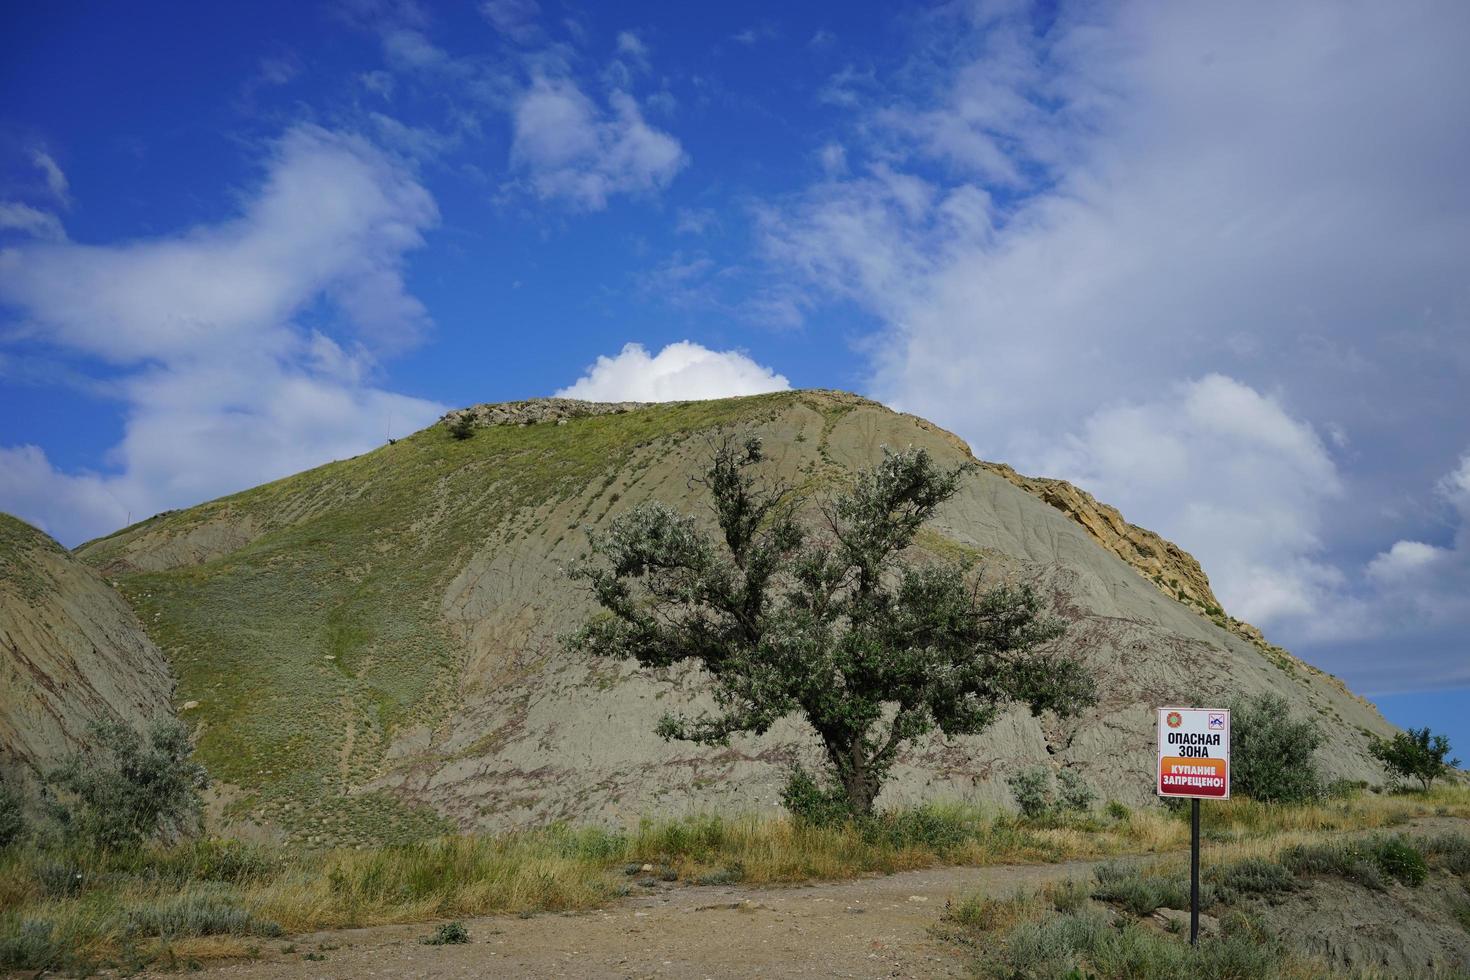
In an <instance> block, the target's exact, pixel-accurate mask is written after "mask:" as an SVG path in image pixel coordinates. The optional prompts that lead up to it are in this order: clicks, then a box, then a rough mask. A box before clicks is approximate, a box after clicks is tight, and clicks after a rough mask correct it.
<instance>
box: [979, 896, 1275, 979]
mask: <svg viewBox="0 0 1470 980" xmlns="http://www.w3.org/2000/svg"><path fill="white" fill-rule="evenodd" d="M1001 955H1002V957H1003V960H1004V962H1003V963H1002V964H999V965H1000V966H1001V967H1002V969H1001V970H998V971H997V973H998V974H1000V975H1004V976H1017V977H1079V978H1080V977H1090V978H1096V980H1124V978H1126V980H1227V978H1228V980H1266V978H1276V977H1279V976H1280V975H1281V972H1282V969H1281V968H1282V965H1283V961H1284V960H1285V958H1286V953H1285V950H1284V948H1283V947H1282V946H1281V945H1280V943H1278V942H1275V941H1271V940H1262V939H1261V938H1259V937H1255V936H1250V935H1245V934H1229V935H1225V936H1222V937H1220V938H1218V939H1210V938H1206V939H1201V940H1200V943H1199V945H1198V946H1190V945H1189V944H1187V943H1181V942H1180V941H1179V940H1178V939H1176V938H1174V937H1171V936H1161V935H1158V934H1157V933H1154V932H1152V931H1150V930H1147V929H1145V928H1143V927H1141V926H1139V925H1138V924H1137V923H1133V922H1125V923H1123V924H1122V925H1121V926H1117V927H1115V926H1114V925H1113V924H1112V923H1111V922H1110V921H1109V920H1108V918H1107V917H1106V916H1103V915H1100V914H1097V913H1089V912H1080V913H1076V914H1073V915H1062V916H1057V917H1055V918H1052V919H1049V920H1046V921H1043V922H1028V923H1022V924H1021V925H1019V926H1017V927H1016V928H1015V929H1013V930H1011V932H1010V933H1009V934H1008V936H1007V937H1006V942H1005V946H1004V949H1003V952H1002V954H1001Z"/></svg>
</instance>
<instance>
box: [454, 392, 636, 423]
mask: <svg viewBox="0 0 1470 980" xmlns="http://www.w3.org/2000/svg"><path fill="white" fill-rule="evenodd" d="M647 407H648V403H647V402H584V401H581V400H579V399H576V398H528V399H526V400H525V401H519V402H484V403H481V404H479V405H471V406H470V407H469V408H456V409H453V410H452V411H449V412H445V413H444V415H443V417H441V418H440V419H439V424H440V425H443V426H451V425H454V424H455V423H456V422H458V421H459V420H460V419H462V418H464V417H465V416H466V415H468V416H470V417H471V418H472V419H474V421H475V424H476V425H482V426H489V425H536V424H537V423H540V422H568V421H571V420H572V419H584V418H587V417H588V416H591V415H619V414H621V413H623V412H631V411H634V410H636V409H639V408H647Z"/></svg>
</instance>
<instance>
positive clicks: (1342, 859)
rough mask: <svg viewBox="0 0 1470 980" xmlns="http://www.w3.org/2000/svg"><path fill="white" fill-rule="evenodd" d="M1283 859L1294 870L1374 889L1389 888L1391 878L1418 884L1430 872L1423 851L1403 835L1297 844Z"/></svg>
mask: <svg viewBox="0 0 1470 980" xmlns="http://www.w3.org/2000/svg"><path fill="white" fill-rule="evenodd" d="M1281 863H1282V864H1283V865H1285V866H1286V867H1287V868H1289V869H1290V870H1291V871H1292V872H1293V873H1294V874H1298V875H1309V874H1317V875H1331V876H1333V877H1336V878H1342V879H1345V880H1347V881H1352V882H1356V883H1357V884H1360V885H1362V886H1363V887H1364V888H1368V889H1371V890H1373V891H1383V890H1384V889H1386V888H1387V887H1388V881H1387V879H1388V878H1392V879H1395V880H1397V881H1400V882H1402V883H1403V884H1405V885H1408V886H1409V887H1411V888H1417V887H1418V886H1419V885H1422V884H1423V883H1424V881H1425V879H1427V878H1428V876H1429V868H1428V865H1427V863H1426V862H1425V860H1424V855H1423V853H1422V852H1420V850H1419V849H1418V848H1416V847H1415V846H1414V845H1413V843H1412V842H1411V841H1410V840H1409V839H1408V838H1407V837H1403V836H1398V837H1375V838H1372V839H1370V840H1367V841H1337V842H1332V843H1326V844H1313V845H1298V846H1296V847H1289V848H1287V849H1286V850H1284V851H1282V852H1281Z"/></svg>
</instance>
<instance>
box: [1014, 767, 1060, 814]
mask: <svg viewBox="0 0 1470 980" xmlns="http://www.w3.org/2000/svg"><path fill="white" fill-rule="evenodd" d="M1050 783H1051V777H1050V776H1049V775H1048V773H1047V771H1046V769H1044V768H1043V767H1041V766H1035V767H1033V768H1031V769H1022V770H1020V771H1018V772H1014V773H1012V774H1011V775H1010V776H1009V777H1008V778H1007V779H1006V785H1007V786H1009V787H1010V788H1011V795H1012V796H1014V797H1015V798H1016V807H1017V808H1018V809H1019V810H1020V811H1021V816H1023V817H1027V818H1029V819H1032V820H1035V819H1037V818H1039V817H1043V816H1045V815H1046V814H1047V813H1049V812H1050V811H1051V806H1052V797H1051V785H1050Z"/></svg>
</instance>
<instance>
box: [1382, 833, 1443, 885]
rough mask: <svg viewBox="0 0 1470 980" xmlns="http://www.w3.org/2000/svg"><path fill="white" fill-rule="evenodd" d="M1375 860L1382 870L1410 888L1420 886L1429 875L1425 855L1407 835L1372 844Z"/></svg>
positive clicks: (1386, 838) (1384, 839)
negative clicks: (1411, 842)
mask: <svg viewBox="0 0 1470 980" xmlns="http://www.w3.org/2000/svg"><path fill="white" fill-rule="evenodd" d="M1370 847H1371V849H1372V850H1371V853H1372V855H1373V860H1374V861H1375V862H1377V864H1378V867H1379V869H1380V870H1382V871H1383V873H1384V874H1386V875H1388V876H1389V877H1391V878H1395V879H1397V880H1399V881H1401V882H1403V883H1404V884H1405V885H1408V886H1409V887H1410V888H1418V887H1419V886H1420V885H1422V884H1424V881H1425V879H1427V878H1428V877H1429V866H1428V865H1427V864H1426V863H1425V861H1424V855H1423V854H1421V853H1419V851H1418V849H1417V848H1415V847H1414V845H1412V844H1410V843H1409V841H1408V838H1405V837H1385V838H1381V839H1378V840H1375V841H1373V842H1372V843H1371V844H1370Z"/></svg>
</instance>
